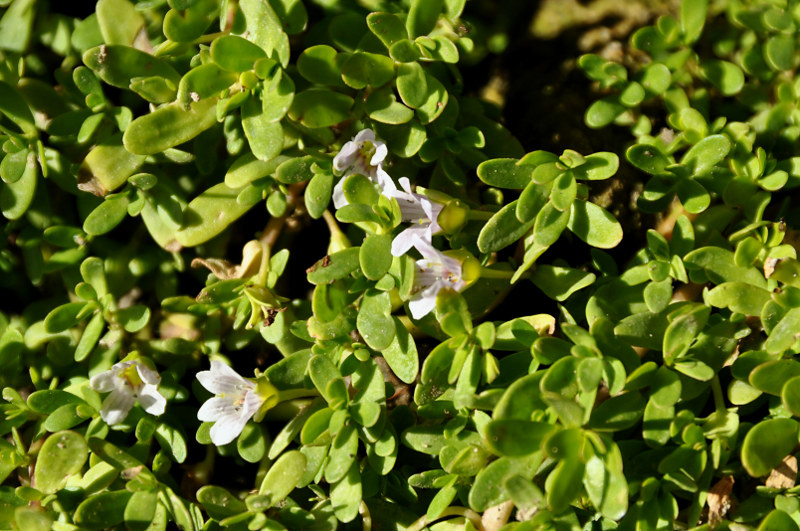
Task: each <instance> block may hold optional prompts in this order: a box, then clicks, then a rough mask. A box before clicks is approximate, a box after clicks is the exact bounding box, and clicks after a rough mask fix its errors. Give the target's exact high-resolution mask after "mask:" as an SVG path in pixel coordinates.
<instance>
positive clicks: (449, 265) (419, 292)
mask: <svg viewBox="0 0 800 531" xmlns="http://www.w3.org/2000/svg"><path fill="white" fill-rule="evenodd" d="M414 247H416V248H417V250H418V251H419V252H420V253H421V254H422V257H423V258H422V260H417V263H416V274H415V275H414V290H415V292H416V293H415V295H414V296H413V297H412V299H411V300H410V301H409V303H408V308H409V309H410V310H411V316H412V317H414V319H421V318H423V317H425V316H426V315H427V314H429V313H430V312H431V310H433V309H434V308H435V307H436V296H437V295H438V294H439V291H441V290H443V289H452V290H455V291H461V290H463V289H464V288H465V287H466V286H467V282H466V281H465V280H464V279H463V278H462V277H463V275H462V268H461V262H459V261H458V260H456V259H455V258H453V257H451V256H447V255H446V254H444V253H442V252H440V251H437V250H436V249H435V248H434V247H433V245H431V243H430V242H429V241H427V240H424V239H422V238H420V237H419V236H415V237H414Z"/></svg>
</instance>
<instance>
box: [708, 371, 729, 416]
mask: <svg viewBox="0 0 800 531" xmlns="http://www.w3.org/2000/svg"><path fill="white" fill-rule="evenodd" d="M711 392H712V393H714V409H716V410H717V411H726V407H725V397H724V395H723V394H722V385H720V383H719V376H714V379H713V380H711Z"/></svg>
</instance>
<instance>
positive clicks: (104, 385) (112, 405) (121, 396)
mask: <svg viewBox="0 0 800 531" xmlns="http://www.w3.org/2000/svg"><path fill="white" fill-rule="evenodd" d="M159 382H161V377H160V376H159V375H158V373H157V372H156V371H154V370H152V369H150V368H149V367H147V366H145V365H144V364H142V363H140V362H139V361H121V362H119V363H117V364H115V365H114V366H113V367H111V368H110V369H109V370H107V371H105V372H101V373H100V374H96V375H94V376H92V379H91V380H89V385H90V386H91V387H92V389H94V390H95V391H98V392H100V393H108V392H109V391H110V392H111V394H109V395H108V396H107V397H106V398H105V400H103V406H102V407H101V408H100V416H101V417H102V418H103V420H104V421H105V422H106V424H108V425H109V426H113V425H114V424H119V423H120V422H122V421H123V420H125V417H127V416H128V412H129V411H130V410H131V408H132V407H133V404H134V403H135V402H136V399H137V398H138V399H139V405H140V406H142V408H144V410H145V411H147V412H148V413H150V414H151V415H161V414H162V413H164V409H166V407H167V399H166V398H164V397H163V396H162V395H161V393H159V392H158V384H159Z"/></svg>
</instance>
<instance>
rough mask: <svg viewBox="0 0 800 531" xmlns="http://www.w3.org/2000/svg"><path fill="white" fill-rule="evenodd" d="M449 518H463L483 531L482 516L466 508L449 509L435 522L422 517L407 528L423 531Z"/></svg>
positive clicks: (411, 530) (408, 529)
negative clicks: (428, 526)
mask: <svg viewBox="0 0 800 531" xmlns="http://www.w3.org/2000/svg"><path fill="white" fill-rule="evenodd" d="M448 516H463V517H464V518H466V519H467V520H469V521H470V522H472V525H473V526H474V527H475V529H478V530H481V531H482V530H483V522H481V516H480V515H479V514H478V513H476V512H475V511H473V510H472V509H467V508H466V507H448V508H447V509H445V510H444V511H442V514H440V515H439V517H438V518H434V519H433V520H428V517H427V516H422V517H420V518H419V519H418V520H417V521H416V522H414V523H413V524H411V525H410V526H408V527H407V528H406V531H421V530H422V529H423V528H425V526H427V525H428V524H430V523H431V522H435V521H436V520H441V519H442V518H447V517H448Z"/></svg>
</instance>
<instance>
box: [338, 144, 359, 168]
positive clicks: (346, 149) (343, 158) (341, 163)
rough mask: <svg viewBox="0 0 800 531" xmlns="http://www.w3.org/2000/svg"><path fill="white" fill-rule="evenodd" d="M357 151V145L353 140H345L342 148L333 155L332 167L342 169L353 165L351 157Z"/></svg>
mask: <svg viewBox="0 0 800 531" xmlns="http://www.w3.org/2000/svg"><path fill="white" fill-rule="evenodd" d="M357 151H358V145H357V144H356V143H355V142H347V143H346V144H345V145H343V146H342V149H341V150H340V151H339V153H337V155H336V156H335V157H333V169H334V170H336V171H339V172H341V171H344V170H346V169H347V168H349V167H350V166H352V165H353V157H354V156H355V154H356V152H357Z"/></svg>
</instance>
